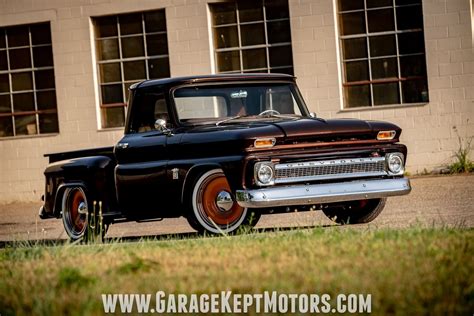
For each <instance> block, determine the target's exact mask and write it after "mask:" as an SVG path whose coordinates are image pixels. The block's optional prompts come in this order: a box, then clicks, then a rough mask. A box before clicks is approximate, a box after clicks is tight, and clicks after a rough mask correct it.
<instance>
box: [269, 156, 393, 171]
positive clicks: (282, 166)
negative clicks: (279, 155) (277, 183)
mask: <svg viewBox="0 0 474 316" xmlns="http://www.w3.org/2000/svg"><path fill="white" fill-rule="evenodd" d="M380 161H385V157H370V158H349V159H334V160H320V161H308V162H292V163H282V164H278V165H275V170H280V169H291V168H304V167H319V166H327V165H352V164H360V163H366V162H380Z"/></svg>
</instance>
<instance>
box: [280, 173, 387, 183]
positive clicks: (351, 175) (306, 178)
mask: <svg viewBox="0 0 474 316" xmlns="http://www.w3.org/2000/svg"><path fill="white" fill-rule="evenodd" d="M386 175H387V172H385V171H380V172H379V171H374V172H355V173H338V174H326V175H319V176H303V177H293V178H275V181H274V183H275V184H285V183H294V182H303V181H315V180H329V179H350V178H362V177H377V176H386Z"/></svg>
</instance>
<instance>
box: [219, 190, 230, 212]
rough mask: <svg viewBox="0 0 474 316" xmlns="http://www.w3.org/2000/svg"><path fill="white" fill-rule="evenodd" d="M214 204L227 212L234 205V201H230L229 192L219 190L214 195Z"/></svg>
mask: <svg viewBox="0 0 474 316" xmlns="http://www.w3.org/2000/svg"><path fill="white" fill-rule="evenodd" d="M216 204H217V207H219V210H220V211H222V212H227V211H230V209H231V208H232V206H233V205H234V201H232V196H231V195H230V193H229V192H227V191H221V192H219V194H218V195H217V197H216Z"/></svg>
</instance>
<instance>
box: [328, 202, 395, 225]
mask: <svg viewBox="0 0 474 316" xmlns="http://www.w3.org/2000/svg"><path fill="white" fill-rule="evenodd" d="M386 200H387V199H386V198H383V199H372V200H359V201H349V202H345V203H341V204H339V203H338V204H334V205H328V207H327V208H323V212H324V214H325V215H326V216H327V217H328V218H329V219H330V220H332V221H334V222H336V223H338V224H342V225H346V224H362V223H369V222H371V221H373V220H374V219H375V218H376V217H377V216H378V215H379V214H380V213H381V212H382V210H383V209H384V207H385V202H386Z"/></svg>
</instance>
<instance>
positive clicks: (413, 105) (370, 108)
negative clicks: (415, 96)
mask: <svg viewBox="0 0 474 316" xmlns="http://www.w3.org/2000/svg"><path fill="white" fill-rule="evenodd" d="M428 104H429V102H423V103H410V104H388V105H377V106H361V107H355V108H346V109H342V110H339V111H337V113H346V112H360V111H377V110H389V109H405V108H416V107H422V106H425V105H428Z"/></svg>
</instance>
